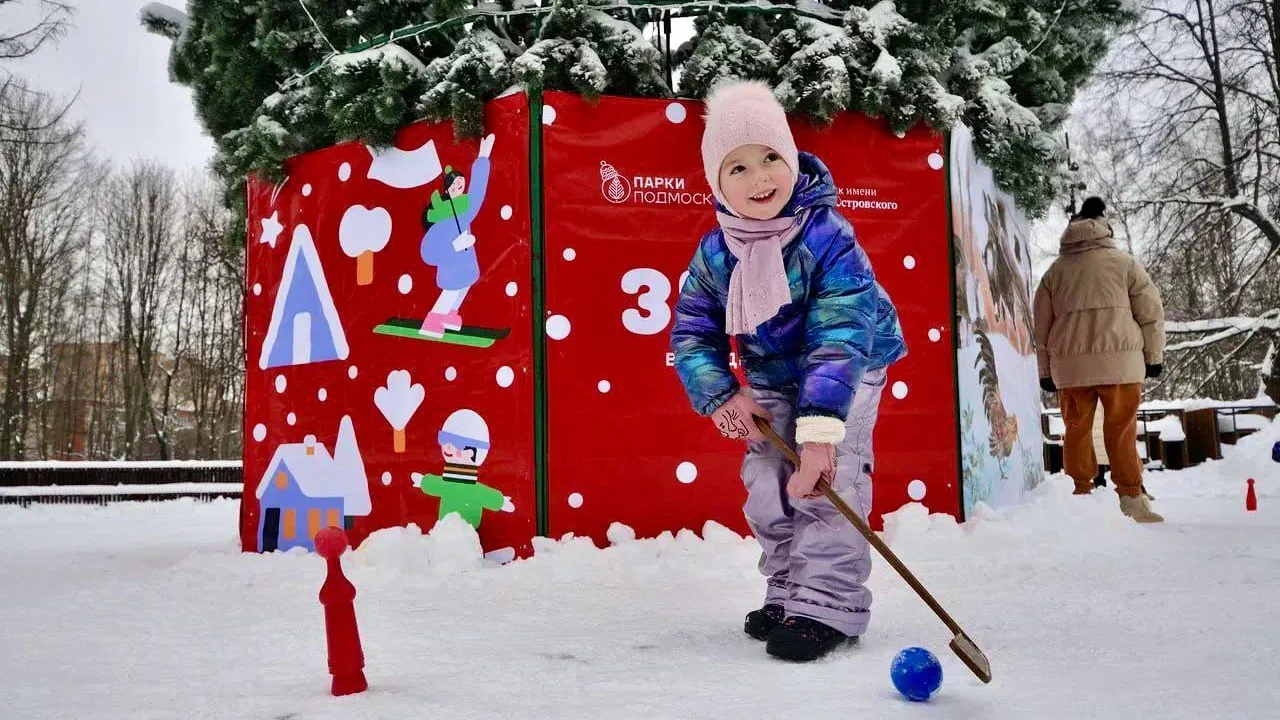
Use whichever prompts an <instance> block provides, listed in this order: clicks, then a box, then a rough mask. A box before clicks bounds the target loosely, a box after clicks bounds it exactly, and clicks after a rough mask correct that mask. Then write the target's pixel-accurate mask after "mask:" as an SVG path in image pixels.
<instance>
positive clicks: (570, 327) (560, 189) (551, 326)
mask: <svg viewBox="0 0 1280 720" xmlns="http://www.w3.org/2000/svg"><path fill="white" fill-rule="evenodd" d="M700 115H701V105H700V104H699V103H686V102H668V101H659V100H637V99H623V98H604V99H602V100H601V101H600V102H599V103H597V104H595V105H591V104H588V103H587V102H585V101H584V100H582V99H581V98H580V97H577V96H573V95H568V94H562V93H548V94H547V96H546V98H545V99H544V121H543V126H544V127H543V138H544V140H543V147H544V154H543V171H544V198H545V206H546V245H545V246H546V277H547V300H546V309H547V319H546V332H547V334H548V338H549V339H548V343H549V344H548V367H547V378H548V380H547V382H548V393H549V405H548V420H549V422H548V444H549V450H548V454H549V455H548V478H549V487H548V502H549V508H548V518H549V522H550V532H551V534H552V535H557V536H558V535H560V534H562V533H565V532H574V533H576V534H578V535H587V536H591V537H593V538H595V539H596V540H597V541H603V540H604V538H605V536H606V531H607V529H608V527H609V525H610V524H611V523H613V522H621V523H624V524H626V525H629V526H631V527H633V528H634V529H635V530H636V532H637V533H638V534H640V535H641V536H653V535H656V534H658V533H660V532H662V531H664V530H677V529H679V528H693V529H701V527H702V525H703V523H704V522H705V521H707V520H715V521H717V522H720V523H722V524H725V525H728V526H729V527H732V528H733V529H735V530H737V531H739V532H743V533H745V532H746V531H747V528H746V524H745V522H744V521H743V517H742V511H741V505H742V501H743V499H744V497H745V491H744V490H743V488H742V485H741V481H740V480H739V477H738V471H739V466H740V463H741V458H742V446H741V445H738V444H734V443H730V442H728V441H725V440H723V439H722V438H720V436H719V435H718V433H717V432H716V431H715V429H714V428H713V427H712V425H711V423H710V422H709V421H707V420H705V419H702V418H699V417H697V416H696V415H695V414H694V413H693V411H692V410H691V409H690V406H689V401H688V399H687V398H686V396H685V394H684V392H683V390H682V389H681V387H680V383H679V381H678V379H677V377H676V374H675V370H674V368H673V367H672V361H673V359H672V357H671V355H670V354H669V350H668V344H669V340H668V337H669V332H670V326H671V320H672V310H673V307H674V304H675V300H676V297H677V295H678V293H679V288H680V285H681V284H682V274H683V272H684V271H685V269H686V268H687V266H688V263H689V260H690V258H691V257H692V254H693V251H694V249H695V248H696V246H697V242H698V239H699V238H700V237H701V235H702V234H703V233H704V232H705V231H707V230H708V229H710V228H711V227H712V223H713V222H714V217H713V215H712V211H711V206H710V196H709V189H708V188H707V185H706V182H705V179H704V178H703V175H702V167H701V160H700V151H699V146H700V137H701V133H702V123H701V120H700ZM795 131H796V136H797V141H798V143H799V146H800V148H801V149H802V150H807V151H810V152H813V153H814V154H816V155H818V156H819V157H821V158H822V159H823V160H824V161H825V162H826V163H827V164H828V166H829V167H830V168H831V170H832V172H833V174H834V175H835V178H836V182H837V184H838V185H839V187H840V200H841V205H842V211H843V212H844V213H845V214H846V216H847V217H848V218H849V219H850V220H851V221H853V223H854V225H855V229H856V231H857V233H858V238H859V241H860V242H861V243H862V245H863V246H864V247H865V248H866V249H867V252H868V253H869V254H870V256H871V259H872V261H873V263H874V265H875V268H876V273H877V277H878V278H879V279H880V281H881V283H882V284H883V285H884V286H885V287H886V289H887V290H888V291H889V293H890V294H891V296H892V297H893V299H894V302H895V303H896V305H897V306H898V310H899V312H900V313H901V320H902V326H903V331H904V333H905V335H906V339H907V343H908V346H909V350H910V354H909V356H908V357H907V358H906V359H904V360H903V361H902V362H900V363H898V364H896V365H894V366H893V368H892V369H891V370H890V377H889V386H890V387H889V390H887V391H886V393H885V396H884V400H883V402H882V405H881V412H880V421H879V424H878V425H877V430H876V436H875V453H876V461H877V462H876V465H877V468H876V469H877V473H876V478H875V498H874V507H875V513H876V517H875V518H874V519H873V520H874V524H876V525H877V526H878V524H879V513H882V512H886V511H892V510H895V509H897V508H898V507H900V506H901V505H902V504H903V503H905V502H908V501H909V499H919V500H921V501H922V502H923V503H925V504H926V505H927V506H928V507H929V508H930V509H931V510H933V511H935V512H948V513H952V514H957V515H958V513H959V499H960V498H959V488H958V485H957V479H956V468H957V457H956V451H955V437H956V431H955V427H956V426H955V388H954V377H955V368H954V357H953V355H952V338H951V331H950V327H951V323H950V316H951V292H950V276H949V273H950V253H949V249H948V248H949V244H948V238H947V225H946V201H945V195H944V192H945V187H946V177H945V174H944V171H943V155H942V153H943V148H942V141H943V139H942V136H941V135H938V134H933V133H930V132H926V131H916V132H912V133H909V134H907V135H906V136H904V137H902V138H899V137H895V136H894V135H893V134H891V133H889V132H888V131H887V130H886V129H885V126H884V125H883V124H882V123H879V122H877V121H873V120H870V119H867V118H863V117H855V116H843V117H841V118H839V119H838V120H837V122H836V123H835V125H834V126H833V127H831V128H829V129H827V130H825V131H821V132H819V131H816V130H813V129H812V128H807V127H801V126H799V125H797V126H796V128H795Z"/></svg>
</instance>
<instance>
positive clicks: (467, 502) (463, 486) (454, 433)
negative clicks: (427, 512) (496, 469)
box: [415, 409, 506, 528]
mask: <svg viewBox="0 0 1280 720" xmlns="http://www.w3.org/2000/svg"><path fill="white" fill-rule="evenodd" d="M436 441H437V442H439V443H440V453H441V455H443V456H444V472H443V473H442V474H440V475H422V476H420V479H419V480H418V482H419V487H420V489H421V490H422V492H424V493H426V494H427V495H432V496H434V497H438V498H440V514H439V519H440V520H443V519H444V518H445V517H446V516H448V515H449V513H455V512H456V513H458V514H459V515H461V516H462V519H463V520H466V521H467V522H468V523H470V524H471V526H472V527H475V528H479V527H480V518H481V516H482V515H483V513H484V511H485V510H490V511H497V510H501V509H502V506H503V505H504V504H505V503H506V498H504V497H503V496H502V493H500V492H498V491H497V490H495V489H494V488H491V487H489V486H488V485H485V484H483V483H481V482H480V466H481V465H484V461H485V458H487V457H488V456H489V426H488V425H486V424H485V421H484V418H482V417H480V414H479V413H477V412H476V411H474V410H466V409H463V410H458V411H457V412H455V413H453V414H452V415H450V416H449V417H448V419H446V420H445V421H444V426H443V427H441V428H440V434H439V435H438V436H437V437H436ZM415 479H417V478H415Z"/></svg>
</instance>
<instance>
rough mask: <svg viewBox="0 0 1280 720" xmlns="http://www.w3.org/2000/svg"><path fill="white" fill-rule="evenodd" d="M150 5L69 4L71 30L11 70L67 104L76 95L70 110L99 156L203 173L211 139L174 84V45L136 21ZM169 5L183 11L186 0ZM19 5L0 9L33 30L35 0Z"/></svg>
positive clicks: (8, 19)
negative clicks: (157, 162) (72, 12)
mask: <svg viewBox="0 0 1280 720" xmlns="http://www.w3.org/2000/svg"><path fill="white" fill-rule="evenodd" d="M148 1H149V0H70V4H71V5H73V6H75V7H76V10H77V12H76V14H75V17H74V18H73V19H72V22H73V23H74V25H75V27H74V28H73V29H72V30H71V32H70V33H68V34H67V36H66V37H64V38H63V39H62V40H61V41H60V42H59V43H58V44H56V45H46V46H45V47H43V48H42V49H41V50H40V52H38V53H37V54H36V55H34V56H32V57H30V58H27V59H25V60H23V61H21V62H19V63H14V65H13V68H12V69H13V71H14V72H16V73H18V74H20V75H23V76H24V77H26V78H27V80H28V81H29V82H31V83H32V84H33V85H35V86H36V87H37V88H39V89H42V90H44V91H46V92H50V93H53V94H55V95H58V96H61V97H64V98H68V99H69V98H71V97H72V96H75V95H76V94H77V92H78V93H79V97H78V98H77V99H76V102H75V105H74V106H73V108H72V112H73V113H74V115H75V117H76V118H78V119H80V120H82V121H83V122H84V126H85V131H86V133H87V134H88V138H89V142H90V143H91V144H92V145H93V147H94V149H95V151H96V152H97V153H98V154H99V155H100V156H102V157H105V158H108V159H110V160H112V161H115V162H120V163H127V162H129V161H130V160H132V159H134V158H155V159H157V160H161V161H163V162H164V163H166V164H168V165H170V166H172V167H174V168H177V169H186V168H198V167H201V166H204V165H205V164H207V163H208V161H209V160H210V159H211V158H212V156H213V142H212V141H211V140H210V139H209V138H208V137H207V136H206V135H205V134H204V132H203V131H202V130H201V129H200V124H199V122H198V121H197V120H196V115H195V107H194V105H193V104H192V101H191V92H190V91H189V90H187V89H186V88H185V87H182V86H181V85H176V84H174V83H172V82H170V81H169V47H170V44H171V43H170V42H169V41H168V40H167V39H165V38H162V37H159V36H157V35H152V34H150V33H148V32H147V31H146V30H144V29H143V28H142V25H141V24H140V23H139V22H138V10H139V9H140V8H141V7H142V6H143V5H146V4H147V2H148ZM169 4H170V5H174V6H176V7H180V8H184V9H185V7H186V2H185V0H170V2H169ZM17 5H18V6H17V7H13V6H12V5H5V6H4V9H3V10H0V23H3V27H5V28H6V29H8V30H10V31H12V30H13V29H15V28H21V29H25V28H26V27H29V23H30V21H31V19H32V18H34V17H35V16H36V12H37V11H38V9H39V3H37V2H35V0H24V2H22V3H19V4H17ZM24 22H25V23H28V24H23V23H24Z"/></svg>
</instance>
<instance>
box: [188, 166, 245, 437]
mask: <svg viewBox="0 0 1280 720" xmlns="http://www.w3.org/2000/svg"><path fill="white" fill-rule="evenodd" d="M183 199H184V208H185V210H184V212H183V221H184V226H183V248H184V251H183V264H182V274H183V276H184V277H185V278H186V282H187V290H186V291H185V292H184V293H183V295H182V297H183V301H184V302H185V303H186V304H187V305H188V306H189V307H188V309H187V310H186V311H185V312H186V316H187V323H188V325H189V328H190V330H189V334H188V340H187V352H188V354H189V359H188V361H187V362H186V372H185V373H184V376H183V377H184V382H183V384H182V392H181V396H182V397H183V401H184V403H190V405H191V413H192V422H193V425H194V427H193V430H194V438H193V441H194V442H193V446H192V448H191V452H192V453H193V454H194V455H195V456H196V457H200V458H215V457H233V456H238V455H239V451H240V436H241V409H242V408H243V405H244V382H243V375H244V368H243V365H244V356H243V338H242V334H241V328H240V320H241V317H242V308H243V305H244V264H243V262H244V260H243V258H244V255H243V252H244V251H243V249H241V248H239V247H235V246H232V245H230V244H228V243H226V242H224V238H225V237H226V233H227V227H228V225H229V223H230V222H231V221H232V218H231V216H230V213H228V212H227V211H226V210H225V208H224V207H223V206H222V202H221V198H220V195H219V190H218V187H217V185H216V184H215V183H214V182H213V180H212V179H211V178H210V177H208V176H195V177H192V178H189V179H188V181H187V183H186V192H185V193H184V198H183Z"/></svg>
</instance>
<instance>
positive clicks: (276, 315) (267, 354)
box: [258, 225, 349, 370]
mask: <svg viewBox="0 0 1280 720" xmlns="http://www.w3.org/2000/svg"><path fill="white" fill-rule="evenodd" d="M348 352H349V348H348V347H347V337H346V335H345V334H344V333H343V332H342V323H341V322H339V321H338V309H337V307H335V306H334V304H333V295H332V294H331V293H330V292H329V282H328V281H327V280H325V277H324V268H322V267H321V265H320V256H319V255H318V254H317V253H316V245H315V242H314V241H313V240H312V239H311V231H310V230H308V229H307V226H306V225H299V226H297V227H296V228H294V229H293V241H292V242H291V243H290V244H289V256H288V258H286V259H285V263H284V275H283V276H282V277H281V279H280V289H279V290H277V291H276V302H275V305H274V306H273V307H272V309H271V325H270V327H269V328H268V329H267V338H266V341H265V342H263V344H262V355H261V356H260V357H259V358H258V367H260V368H262V369H263V370H265V369H267V368H273V367H283V366H286V365H305V364H307V363H313V362H323V361H325V360H345V359H346V357H347V354H348Z"/></svg>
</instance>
